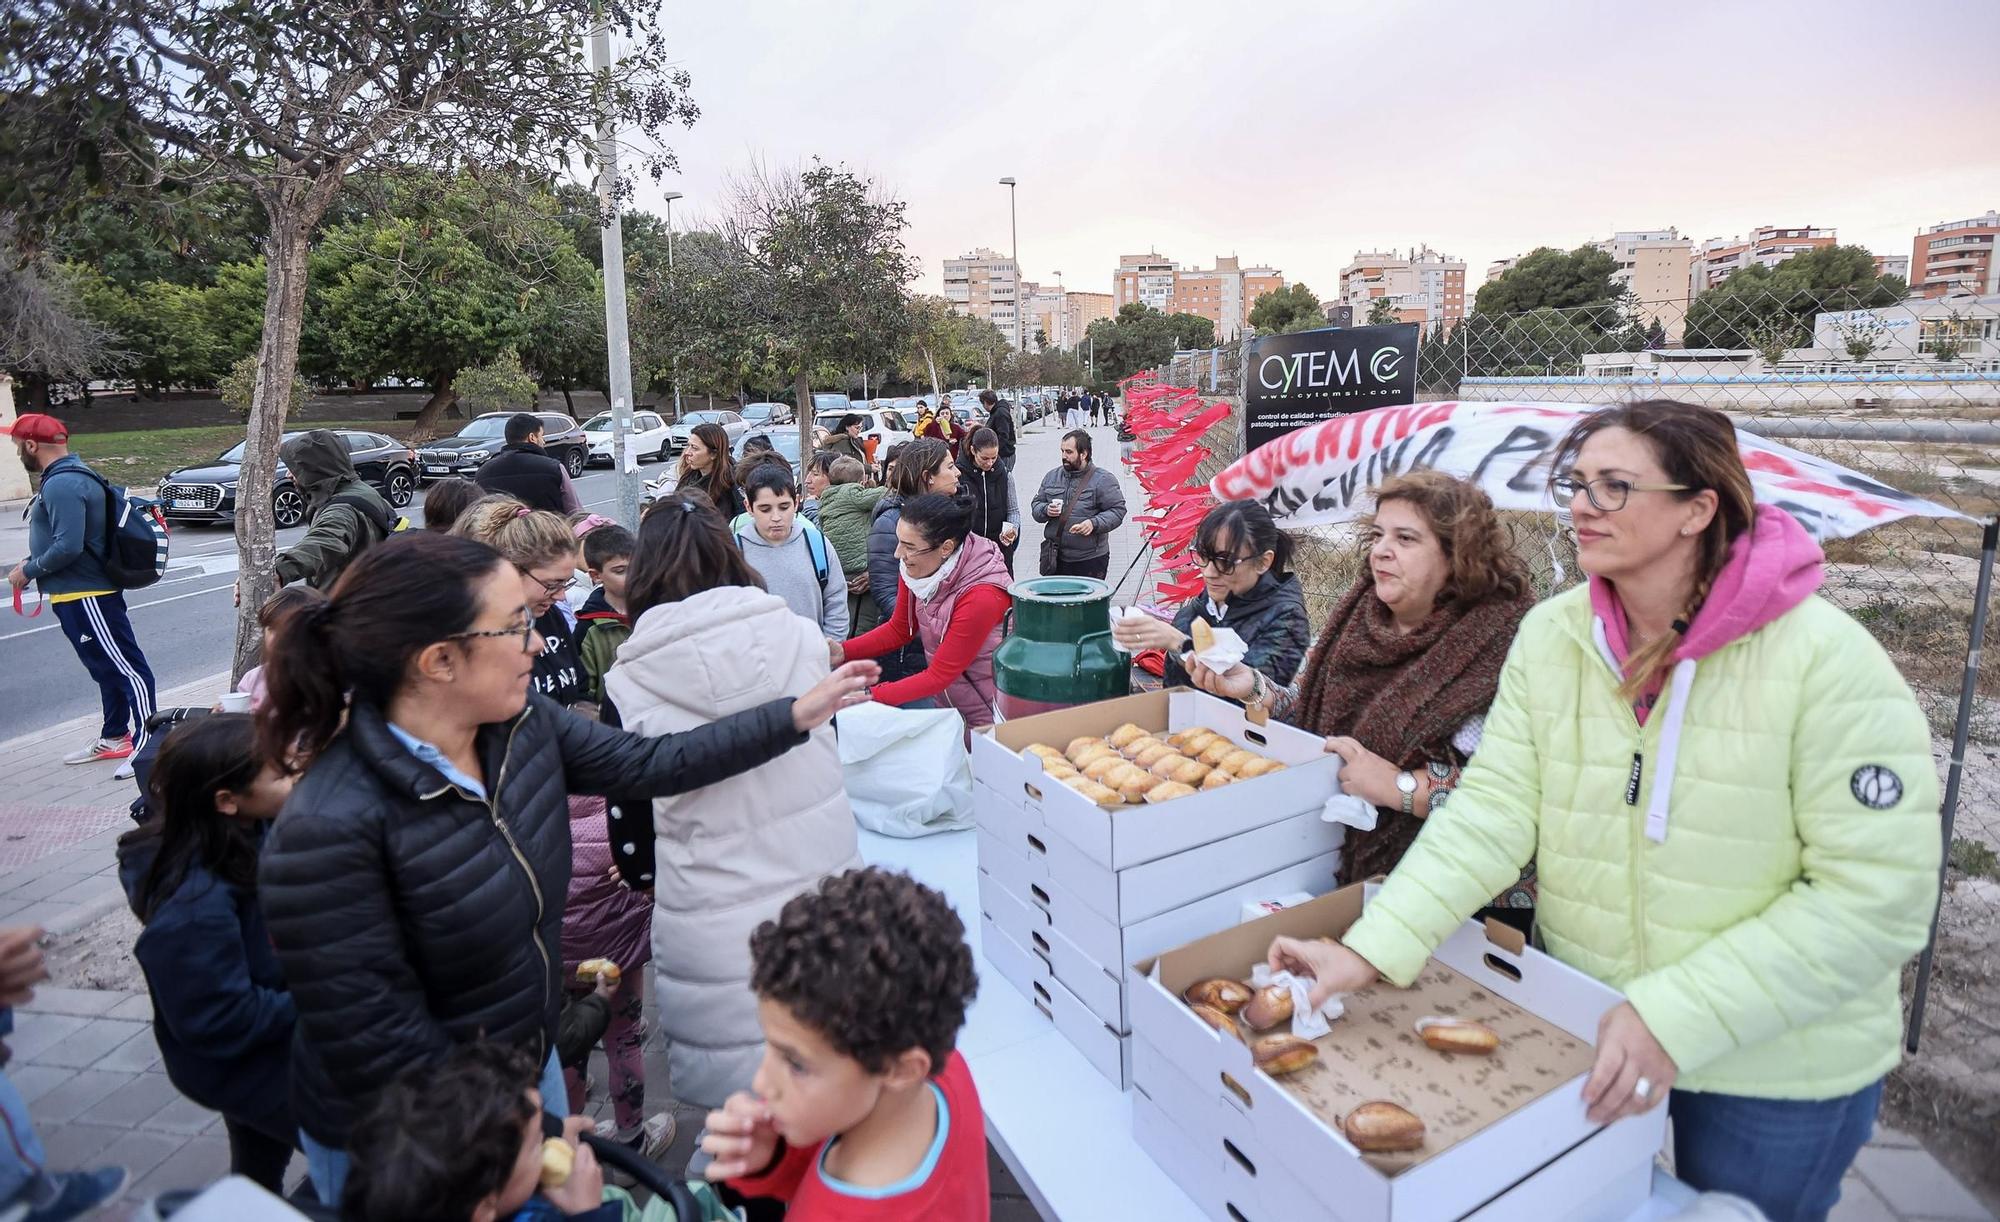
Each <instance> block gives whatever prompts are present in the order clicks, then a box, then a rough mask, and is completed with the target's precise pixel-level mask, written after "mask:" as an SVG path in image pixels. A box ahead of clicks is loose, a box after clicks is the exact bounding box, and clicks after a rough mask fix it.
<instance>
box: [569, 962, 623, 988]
mask: <svg viewBox="0 0 2000 1222" xmlns="http://www.w3.org/2000/svg"><path fill="white" fill-rule="evenodd" d="M600 975H602V976H604V977H606V978H608V979H609V980H610V981H611V983H613V984H617V983H618V978H619V977H620V976H621V975H623V973H622V972H620V971H619V970H618V965H617V964H616V963H613V962H612V961H611V960H609V959H585V960H584V961H583V962H582V963H579V964H577V965H576V982H577V983H578V984H588V985H595V984H596V983H597V978H598V977H599V976H600Z"/></svg>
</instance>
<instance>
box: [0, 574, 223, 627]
mask: <svg viewBox="0 0 2000 1222" xmlns="http://www.w3.org/2000/svg"><path fill="white" fill-rule="evenodd" d="M235 588H236V583H235V582H233V581H232V582H230V583H229V584H228V585H226V586H210V587H209V588H208V589H206V590H190V591H188V592H187V593H186V594H175V595H173V596H172V597H171V598H156V599H154V600H153V601H152V602H147V603H133V604H131V605H130V606H128V607H126V608H125V609H126V610H127V611H143V610H145V609H146V608H147V607H157V606H159V605H160V604H162V603H177V602H179V601H181V600H182V599H183V598H200V597H201V596H202V595H204V594H215V593H218V592H220V591H222V590H234V589H235ZM60 627H62V625H61V624H43V625H42V626H41V627H39V628H23V629H21V630H20V631H19V632H10V633H7V634H6V635H5V636H0V641H11V640H13V639H14V638H16V637H23V636H33V635H35V634H36V633H37V632H50V631H53V630H55V629H57V628H60Z"/></svg>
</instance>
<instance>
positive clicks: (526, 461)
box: [473, 441, 568, 513]
mask: <svg viewBox="0 0 2000 1222" xmlns="http://www.w3.org/2000/svg"><path fill="white" fill-rule="evenodd" d="M473 482H475V483H477V484H478V485H479V486H480V487H481V488H484V489H486V491H488V492H504V493H506V494H507V495H508V496H511V497H514V498H516V499H517V500H519V501H520V502H521V503H522V504H524V505H526V506H527V507H528V508H530V509H546V510H548V511H549V512H550V513H565V512H567V511H568V506H567V504H566V503H565V502H564V500H563V465H562V464H561V463H559V462H557V461H556V460H555V459H553V458H550V457H549V452H548V451H547V450H544V449H543V448H542V447H540V446H538V445H530V444H529V443H527V442H525V441H515V442H510V443H509V444H507V445H505V446H502V447H501V448H500V452H499V453H498V454H495V455H494V456H493V457H492V458H489V459H487V460H486V465H485V466H483V467H481V468H479V473H478V474H477V475H474V476H473Z"/></svg>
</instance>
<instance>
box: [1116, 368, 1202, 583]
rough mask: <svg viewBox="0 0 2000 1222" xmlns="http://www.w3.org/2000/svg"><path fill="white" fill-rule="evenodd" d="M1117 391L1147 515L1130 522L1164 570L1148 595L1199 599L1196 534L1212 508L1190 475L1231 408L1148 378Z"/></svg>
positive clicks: (1136, 379)
mask: <svg viewBox="0 0 2000 1222" xmlns="http://www.w3.org/2000/svg"><path fill="white" fill-rule="evenodd" d="M1119 389H1120V390H1121V391H1122V392H1123V394H1124V396H1125V425H1126V427H1127V428H1128V429H1130V430H1131V432H1132V434H1133V436H1134V437H1136V438H1137V440H1136V441H1135V442H1134V443H1133V446H1132V471H1133V474H1134V475H1135V476H1136V477H1137V478H1138V480H1139V487H1140V488H1141V489H1142V490H1143V491H1144V493H1145V497H1146V507H1145V509H1144V510H1142V511H1141V512H1139V513H1138V514H1135V515H1134V520H1135V521H1137V522H1138V523H1139V531H1140V533H1141V534H1142V535H1143V536H1144V537H1145V539H1146V542H1147V543H1148V545H1150V546H1151V547H1152V549H1153V554H1154V556H1155V558H1156V559H1158V561H1159V562H1160V565H1161V567H1162V568H1163V569H1165V570H1166V576H1165V577H1164V578H1163V579H1162V580H1161V581H1160V582H1159V583H1158V584H1157V585H1155V586H1154V587H1153V588H1154V590H1155V592H1156V593H1158V594H1159V596H1160V598H1161V600H1162V601H1163V602H1165V603H1169V604H1179V603H1183V602H1186V601H1187V600H1188V599H1190V598H1192V597H1194V596H1195V595H1196V594H1198V593H1200V592H1201V588H1202V584H1201V570H1200V568H1199V566H1198V565H1196V564H1195V563H1194V556H1193V554H1192V547H1193V543H1194V534H1195V529H1196V528H1197V527H1199V526H1200V525H1201V520H1202V518H1203V517H1204V516H1205V515H1206V514H1207V513H1208V511H1209V508H1210V507H1211V506H1213V505H1214V504H1215V498H1214V497H1213V496H1212V495H1211V494H1210V492H1209V490H1208V487H1207V486H1206V485H1205V484H1203V483H1201V482H1200V481H1199V479H1198V477H1197V476H1196V471H1197V470H1198V469H1199V468H1200V467H1201V464H1202V463H1203V462H1204V461H1206V460H1207V459H1208V458H1210V457H1211V456H1212V455H1211V452H1210V450H1209V448H1208V447H1207V446H1205V445H1203V444H1202V440H1201V439H1202V436H1203V435H1204V434H1205V433H1207V432H1208V430H1210V429H1212V428H1214V427H1215V426H1216V425H1217V424H1219V423H1220V422H1222V421H1223V420H1225V419H1227V418H1228V416H1229V404H1227V403H1222V402H1216V401H1212V400H1206V399H1203V398H1202V397H1201V396H1200V395H1199V394H1196V393H1195V392H1194V391H1193V390H1192V389H1190V388H1188V387H1185V386H1167V385H1165V384H1163V383H1161V382H1160V381H1159V380H1158V379H1157V378H1155V377H1154V376H1152V375H1151V374H1138V375H1135V376H1133V377H1130V378H1127V379H1125V380H1124V381H1123V382H1121V383H1120V384H1119Z"/></svg>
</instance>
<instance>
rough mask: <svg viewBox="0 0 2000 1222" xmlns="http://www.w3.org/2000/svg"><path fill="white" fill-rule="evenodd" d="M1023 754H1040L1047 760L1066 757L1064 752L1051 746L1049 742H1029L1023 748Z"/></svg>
mask: <svg viewBox="0 0 2000 1222" xmlns="http://www.w3.org/2000/svg"><path fill="white" fill-rule="evenodd" d="M1022 754H1024V755H1039V756H1041V757H1042V758H1043V759H1045V760H1059V759H1062V758H1064V757H1063V753H1062V752H1060V751H1058V750H1056V749H1055V748H1054V747H1051V746H1049V745H1048V744H1047V743H1029V744H1028V745H1027V746H1026V747H1024V748H1023V749H1022Z"/></svg>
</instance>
